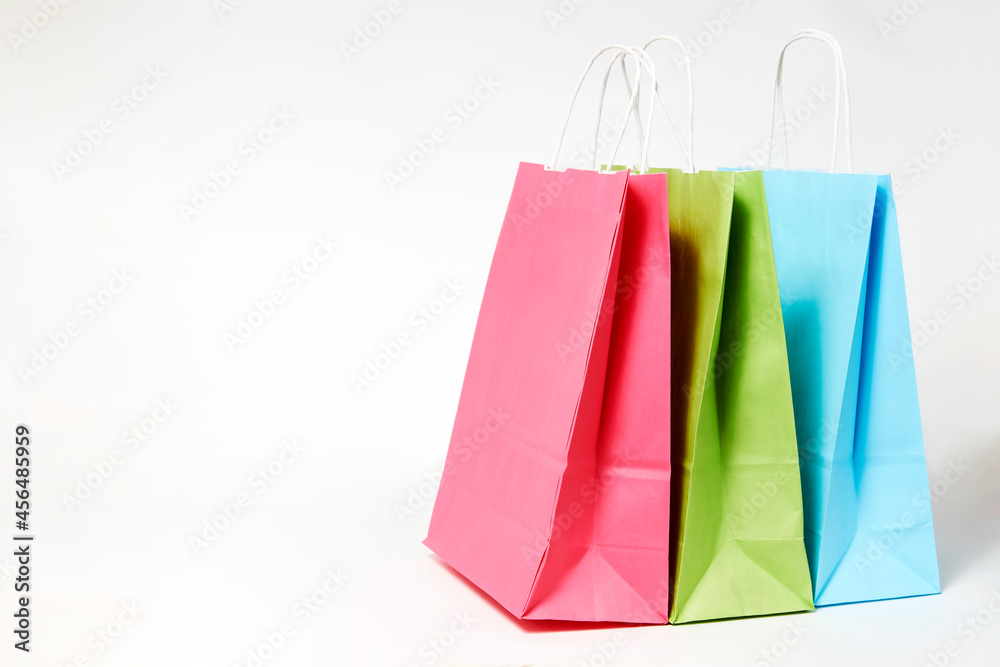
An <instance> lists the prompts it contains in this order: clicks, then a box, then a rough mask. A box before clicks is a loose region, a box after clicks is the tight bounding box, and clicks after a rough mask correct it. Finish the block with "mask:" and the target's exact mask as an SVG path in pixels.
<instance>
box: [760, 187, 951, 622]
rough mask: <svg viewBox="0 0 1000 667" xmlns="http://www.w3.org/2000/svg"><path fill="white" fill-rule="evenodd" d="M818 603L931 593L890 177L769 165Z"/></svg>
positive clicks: (930, 534)
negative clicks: (789, 168) (788, 169)
mask: <svg viewBox="0 0 1000 667" xmlns="http://www.w3.org/2000/svg"><path fill="white" fill-rule="evenodd" d="M764 184H765V188H766V191H767V202H768V209H769V213H770V218H771V226H772V234H773V237H774V255H775V262H776V264H777V271H778V286H779V289H780V290H781V292H782V302H783V305H784V307H783V312H784V319H785V328H786V330H787V343H788V360H789V364H790V368H791V377H792V393H793V397H794V400H795V423H796V428H797V432H798V442H799V456H800V462H801V468H802V485H803V491H804V495H805V521H806V545H807V548H808V552H809V561H810V562H809V564H810V568H811V570H812V578H813V585H814V594H815V601H816V604H817V605H827V604H839V603H843V602H857V601H862V600H879V599H884V598H896V597H904V596H911V595H924V594H929V593H938V592H940V590H941V587H940V583H939V580H938V569H937V555H936V552H935V546H934V529H933V525H932V519H931V505H930V490H929V484H928V480H927V464H926V461H925V459H924V445H923V436H922V431H921V425H920V410H919V405H918V399H917V385H916V373H915V370H914V365H913V356H912V355H911V354H907V353H906V351H907V350H910V349H912V348H911V347H910V330H909V316H908V313H907V307H906V291H905V287H904V283H903V265H902V256H901V252H900V245H899V229H898V225H897V220H896V207H895V202H894V199H893V194H892V185H891V182H890V178H889V176H888V175H870V174H831V173H820V172H797V171H767V172H765V173H764Z"/></svg>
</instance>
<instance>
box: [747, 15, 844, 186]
mask: <svg viewBox="0 0 1000 667" xmlns="http://www.w3.org/2000/svg"><path fill="white" fill-rule="evenodd" d="M802 39H815V40H819V41H821V42H825V43H826V44H827V46H829V47H830V49H831V50H832V51H833V60H834V69H835V81H836V91H837V92H836V98H835V99H836V107H837V108H836V111H835V112H834V119H833V157H832V158H831V160H830V171H831V172H832V171H833V170H834V169H835V168H836V166H837V146H838V145H839V143H840V142H839V136H838V135H839V131H840V99H841V89H842V88H843V98H844V116H845V119H844V132H845V133H846V143H847V171H848V172H853V171H854V155H853V150H852V136H851V93H850V89H849V88H848V86H847V67H846V66H845V65H844V53H843V51H842V50H841V48H840V42H838V41H837V39H836V38H835V37H834V36H833V35H830V34H829V33H825V32H822V31H820V30H800V31H799V32H797V33H795V34H794V35H792V36H791V37H789V38H788V41H787V42H785V46H784V47H783V48H782V49H781V55H780V56H779V57H778V72H777V74H776V76H775V79H774V99H773V102H772V106H771V140H770V141H769V142H768V150H767V168H768V169H770V168H771V154H772V153H773V152H774V126H775V121H776V120H777V119H778V118H779V117H780V119H781V123H780V125H781V139H782V141H781V145H782V152H783V153H784V158H785V167H786V168H787V167H788V137H787V136H786V135H785V107H784V99H783V94H782V77H783V74H784V64H785V52H786V51H787V50H788V47H789V46H791V45H792V44H794V43H795V42H797V41H799V40H802Z"/></svg>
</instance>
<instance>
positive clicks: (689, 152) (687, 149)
mask: <svg viewBox="0 0 1000 667" xmlns="http://www.w3.org/2000/svg"><path fill="white" fill-rule="evenodd" d="M661 40H662V41H671V42H674V43H675V44H677V45H678V46H679V47H680V48H681V52H682V54H683V56H684V63H685V65H686V68H687V82H688V121H689V129H688V141H687V142H685V141H684V136H683V134H682V133H681V129H680V127H678V125H677V120H676V119H675V118H674V114H673V113H672V112H671V111H670V105H669V104H667V100H666V98H664V96H663V91H662V90H661V88H660V82H659V81H658V80H654V84H655V85H654V91H655V99H658V100H659V101H660V106H662V107H663V111H664V112H665V113H666V116H667V121H668V122H669V123H670V127H671V128H672V129H673V131H674V136H675V137H677V143H678V144H679V145H680V148H681V153H682V154H683V155H684V161H685V162H687V165H688V168H689V169H690V170H691V171H692V172H694V171H695V166H694V79H693V78H692V77H691V58H690V57H689V56H688V52H687V49H686V48H685V46H684V42H682V41H681V40H679V39H678V38H676V37H673V36H671V35H662V36H659V37H654V38H653V39H651V40H649V41H648V42H647V43H646V45H645V46H644V47H642V52H643V53H644V54H646V49H648V48H649V46H650V45H652V44H654V43H656V42H658V41H661ZM646 57H647V58H648V57H649V56H648V54H646ZM616 61H620V62H621V63H622V72H623V74H624V75H625V86H626V89H627V91H628V94H629V95H630V96H631V95H632V80H631V77H629V74H628V70H627V69H626V67H625V63H624V55H620V56H619V57H618V58H617V59H616ZM614 65H615V63H614V62H612V63H611V65H610V66H609V67H608V71H607V73H606V74H605V77H604V88H603V89H602V92H601V99H602V100H603V99H604V95H605V94H606V93H607V85H608V78H609V76H610V74H611V70H612V69H613V68H614ZM636 80H637V81H638V76H637V77H636ZM636 85H637V86H638V85H639V84H638V83H637V84H636ZM602 108H603V102H602ZM631 113H633V114H634V115H635V117H636V128H637V134H638V136H639V141H640V142H641V143H644V144H645V145H646V149H645V151H644V152H643V155H644V156H645V159H644V160H643V163H642V165H640V170H641V172H643V173H644V172H647V171H649V145H650V143H651V142H652V128H650V129H649V132H650V134H649V136H648V137H644V136H643V129H642V123H641V122H640V121H639V100H638V98H636V100H635V103H634V106H633V109H632V112H631ZM600 120H601V119H600V116H598V129H599V128H600Z"/></svg>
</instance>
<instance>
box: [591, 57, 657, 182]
mask: <svg viewBox="0 0 1000 667" xmlns="http://www.w3.org/2000/svg"><path fill="white" fill-rule="evenodd" d="M616 62H617V63H621V68H622V77H623V78H624V79H625V87H626V88H627V89H628V93H627V94H628V95H629V97H631V95H632V85H631V84H632V77H631V76H630V75H629V73H628V67H626V66H625V53H621V54H619V56H618V57H617V58H615V59H614V60H612V61H611V63H610V64H609V65H608V70H607V71H606V72H605V73H604V83H603V84H601V99H600V102H599V103H598V107H597V124H596V125H595V126H594V146H597V144H598V143H599V141H600V136H601V123H602V121H603V120H604V119H603V115H604V99H605V97H606V96H607V93H608V82H609V81H610V80H611V71H612V70H613V69H614V68H615V63H616ZM635 76H636V80H639V79H640V78H641V77H642V71H641V70H636V73H635ZM640 92H641V91H640ZM640 96H641V95H638V96H636V98H635V106H634V110H633V112H634V114H635V133H636V139H638V144H639V154H640V155H641V154H642V151H643V149H644V147H645V146H646V136H645V131H644V130H643V127H642V118H641V114H640V112H639V101H640V100H639V97H640ZM625 122H626V123H627V122H628V119H627V118H626V119H625ZM592 168H593V169H596V168H597V151H596V150H595V151H594V163H593V167H592Z"/></svg>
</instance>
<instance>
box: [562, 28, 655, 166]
mask: <svg viewBox="0 0 1000 667" xmlns="http://www.w3.org/2000/svg"><path fill="white" fill-rule="evenodd" d="M608 51H618V52H619V53H620V54H628V55H631V56H632V58H633V59H634V60H635V62H636V71H639V67H642V68H643V69H645V70H646V72H647V73H648V74H649V76H650V78H652V79H653V80H655V79H656V69H655V67H654V66H653V64H652V63H651V62H649V61H648V58H646V57H645V54H643V53H642V52H641V51H640V50H639V49H633V48H631V47H628V46H622V45H620V44H610V45H608V46H605V47H604V48H602V49H601V50H599V51H598V52H597V53H596V54H594V57H593V58H591V59H590V62H589V63H588V64H587V67H586V69H584V71H583V74H582V75H581V76H580V81H579V82H578V83H577V86H576V91H575V92H574V93H573V99H572V100H571V101H570V105H569V109H568V110H567V112H566V120H565V121H564V122H563V128H562V132H561V133H560V135H559V144H558V145H557V146H556V154H555V157H554V158H553V159H552V166H551V167H550V168H551V169H555V167H556V165H558V163H559V155H560V154H561V153H562V147H563V143H564V142H565V140H566V130H567V129H568V128H569V121H570V119H571V118H572V116H573V108H574V107H575V106H576V100H577V98H578V97H579V96H580V90H581V89H582V88H583V84H584V82H585V81H586V80H587V76H588V75H589V74H590V70H591V69H593V67H594V63H596V62H597V60H598V59H599V58H600V57H601V56H602V55H604V54H605V53H607V52H608ZM638 96H639V88H638V87H636V89H635V91H634V92H633V94H632V97H631V99H630V100H629V105H628V107H626V118H627V117H628V114H629V113H630V112H631V109H632V108H633V106H634V105H635V104H636V100H637V99H638ZM602 104H603V97H602ZM654 111H656V107H655V105H654V104H653V103H652V101H650V105H649V113H648V119H647V125H649V124H652V122H653V112H654ZM598 127H600V126H598ZM627 127H628V123H627V122H626V123H625V124H624V125H622V129H621V131H620V132H619V133H618V141H617V142H616V143H615V150H614V153H612V155H611V160H610V161H609V162H608V167H609V168H610V167H611V165H612V164H613V163H614V161H615V158H616V157H618V150H619V149H620V148H621V144H622V140H623V139H624V138H625V130H626V128H627ZM646 148H647V149H648V142H647V146H646ZM596 153H597V142H596V141H595V145H594V164H595V167H596V161H597V155H596ZM642 159H643V160H646V159H647V156H646V155H643V156H642Z"/></svg>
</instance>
